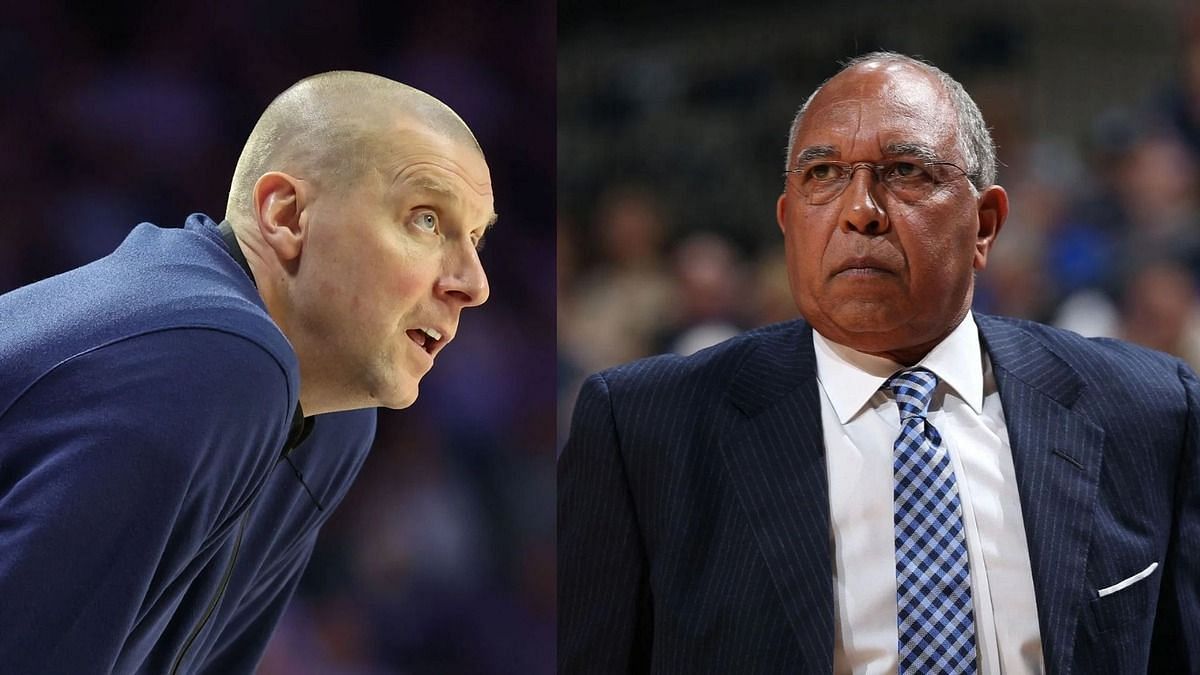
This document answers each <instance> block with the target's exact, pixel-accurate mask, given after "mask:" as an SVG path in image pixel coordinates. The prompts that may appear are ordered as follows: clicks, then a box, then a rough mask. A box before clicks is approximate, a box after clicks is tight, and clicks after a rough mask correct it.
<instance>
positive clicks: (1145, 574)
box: [1096, 562, 1158, 598]
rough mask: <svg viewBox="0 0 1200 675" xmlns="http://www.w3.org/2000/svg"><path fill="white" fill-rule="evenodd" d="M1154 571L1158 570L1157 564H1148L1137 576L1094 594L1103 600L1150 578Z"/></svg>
mask: <svg viewBox="0 0 1200 675" xmlns="http://www.w3.org/2000/svg"><path fill="white" fill-rule="evenodd" d="M1156 569H1158V563H1157V562H1152V563H1150V566H1149V567H1147V568H1146V569H1144V570H1142V571H1141V572H1138V573H1137V574H1135V575H1133V576H1131V577H1129V578H1128V579H1126V580H1124V581H1120V582H1117V583H1115V584H1113V585H1112V586H1107V587H1105V588H1101V589H1100V590H1098V591H1096V593H1097V594H1098V595H1099V596H1100V597H1102V598H1103V597H1104V596H1106V595H1112V594H1113V593H1116V592H1117V591H1123V590H1125V589H1126V588H1129V587H1130V586H1132V585H1134V584H1136V583H1137V582H1139V581H1141V580H1142V579H1145V578H1146V577H1148V576H1150V575H1151V574H1153V573H1154V570H1156Z"/></svg>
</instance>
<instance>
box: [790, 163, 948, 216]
mask: <svg viewBox="0 0 1200 675" xmlns="http://www.w3.org/2000/svg"><path fill="white" fill-rule="evenodd" d="M859 169H869V170H870V171H871V173H873V174H875V180H877V181H879V182H880V183H882V184H883V186H884V187H885V188H887V189H888V191H889V192H891V193H892V194H893V195H895V196H896V198H897V199H899V200H900V201H902V202H906V203H912V202H918V201H921V200H922V199H925V198H926V197H929V196H930V195H932V194H933V193H934V192H935V191H937V189H938V187H939V186H941V185H943V184H945V183H949V182H951V181H953V180H955V179H957V178H960V177H962V176H965V175H967V172H966V170H965V169H963V168H962V167H960V166H958V165H957V164H955V163H953V162H926V161H924V160H919V159H893V160H889V161H886V162H880V163H878V164H876V163H874V162H854V163H849V162H836V161H833V160H830V159H818V160H814V161H811V162H806V163H804V164H801V165H800V166H798V167H796V168H794V169H789V170H787V171H785V172H784V177H785V178H786V177H787V175H788V174H792V175H795V176H796V177H797V178H796V187H798V188H799V190H800V193H801V194H803V195H804V196H805V197H806V198H807V199H808V203H809V204H813V205H820V204H828V203H829V202H831V201H833V200H835V199H837V198H838V196H839V195H841V194H842V192H844V191H845V190H846V186H847V185H849V184H850V179H851V178H852V177H853V176H854V172H855V171H858V170H859Z"/></svg>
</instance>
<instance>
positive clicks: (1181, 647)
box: [558, 316, 1200, 675]
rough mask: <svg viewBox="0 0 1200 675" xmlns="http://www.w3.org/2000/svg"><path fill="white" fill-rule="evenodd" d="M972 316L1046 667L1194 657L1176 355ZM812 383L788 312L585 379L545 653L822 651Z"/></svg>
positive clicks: (825, 527) (1167, 665) (828, 649)
mask: <svg viewBox="0 0 1200 675" xmlns="http://www.w3.org/2000/svg"><path fill="white" fill-rule="evenodd" d="M976 322H977V324H978V326H979V331H980V335H981V336H982V339H983V343H984V344H983V347H984V348H985V349H986V350H987V352H988V354H989V355H990V357H991V360H992V366H993V369H994V372H995V375H996V384H997V387H998V389H999V393H1000V399H1001V402H1002V404H1003V406H1004V417H1005V420H1006V424H1007V427H1008V435H1009V439H1010V441H1011V447H1012V454H1013V461H1014V464H1015V467H1016V480H1017V487H1018V491H1019V493H1020V499H1021V509H1022V516H1023V519H1024V524H1025V532H1026V536H1027V537H1028V540H1029V541H1028V543H1029V557H1030V562H1031V563H1032V570H1033V582H1034V591H1035V594H1036V598H1037V611H1038V622H1039V626H1040V628H1041V636H1042V646H1043V655H1044V658H1045V664H1046V667H1047V670H1048V672H1051V673H1072V672H1074V673H1081V674H1084V673H1121V674H1124V673H1145V672H1147V671H1149V672H1154V673H1197V672H1200V383H1197V380H1196V377H1195V375H1193V374H1192V372H1191V371H1190V370H1189V369H1188V368H1187V367H1186V366H1184V365H1183V364H1182V363H1181V362H1179V361H1178V360H1177V359H1172V358H1170V357H1168V356H1165V355H1163V354H1159V353H1156V352H1151V351H1149V350H1146V349H1142V348H1139V347H1134V346H1132V345H1128V344H1125V343H1121V342H1117V341H1114V340H1086V339H1084V338H1081V337H1079V336H1078V335H1075V334H1073V333H1067V332H1064V331H1060V330H1055V329H1053V328H1049V327H1046V326H1042V325H1038V324H1033V323H1028V322H1020V321H1014V320H1008V319H1001V318H997V317H989V316H977V317H976ZM819 397H820V391H819V385H818V382H817V378H816V360H815V356H814V353H813V345H812V329H811V328H810V327H809V326H807V325H806V324H804V323H803V322H798V321H797V322H791V323H785V324H779V325H775V326H770V327H767V328H763V329H760V330H757V331H754V332H751V333H748V334H746V335H743V336H740V337H737V338H734V339H732V340H729V341H727V342H725V343H723V344H721V345H719V346H717V347H714V348H712V349H709V350H706V351H703V352H700V353H699V354H696V355H694V356H692V357H688V358H680V357H670V356H668V357H658V358H654V359H649V360H643V361H639V362H636V363H633V364H629V365H626V366H621V367H618V368H615V369H613V370H610V371H607V372H604V373H600V374H598V375H594V376H592V377H591V378H590V379H589V380H588V381H587V382H586V383H585V385H584V387H583V391H582V392H581V393H580V395H579V400H578V404H577V406H576V409H575V416H574V420H573V422H572V425H571V435H570V439H569V440H568V442H567V445H566V447H565V448H564V450H563V452H562V455H561V457H560V459H559V464H558V470H559V473H558V499H559V509H558V514H559V530H558V535H559V536H558V555H559V557H558V561H559V570H558V574H559V577H558V578H559V585H558V588H559V596H558V609H559V632H558V648H559V651H558V657H559V672H560V673H563V674H564V675H566V674H570V675H576V674H578V673H644V672H653V673H687V674H688V675H692V674H696V673H827V672H829V671H830V670H831V669H832V667H833V643H834V611H835V609H834V594H833V583H832V564H833V562H832V550H831V535H830V513H829V489H828V479H827V474H826V464H825V447H824V441H823V435H822V430H821V407H820V398H819ZM1154 562H1157V563H1158V567H1157V568H1156V569H1155V571H1154V572H1153V574H1151V575H1150V576H1149V577H1147V578H1146V579H1144V580H1142V581H1140V582H1138V583H1136V584H1134V585H1132V586H1129V587H1128V588H1125V589H1124V590H1121V591H1118V592H1116V593H1113V594H1111V595H1107V596H1105V597H1099V595H1098V593H1097V589H1100V588H1105V587H1107V586H1110V585H1113V584H1115V583H1117V582H1118V581H1120V580H1122V579H1126V578H1128V577H1130V576H1132V575H1134V574H1136V573H1138V572H1139V571H1141V570H1143V569H1146V568H1147V567H1148V566H1149V565H1150V564H1152V563H1154Z"/></svg>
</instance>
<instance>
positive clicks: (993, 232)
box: [974, 185, 1008, 271]
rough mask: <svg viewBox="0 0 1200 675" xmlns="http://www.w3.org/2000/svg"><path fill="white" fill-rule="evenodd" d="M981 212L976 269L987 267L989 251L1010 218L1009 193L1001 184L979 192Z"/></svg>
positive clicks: (979, 209)
mask: <svg viewBox="0 0 1200 675" xmlns="http://www.w3.org/2000/svg"><path fill="white" fill-rule="evenodd" d="M976 205H977V207H978V212H979V232H978V233H977V234H976V237H975V260H974V266H975V269H976V271H978V270H982V269H983V268H985V267H987V256H988V252H989V251H991V250H992V245H993V244H995V243H996V236H997V235H999V234H1000V228H1002V227H1004V221H1005V220H1006V219H1007V218H1008V193H1007V192H1005V191H1004V188H1002V187H1000V186H999V185H993V186H991V187H989V188H987V189H986V190H984V191H982V192H980V193H979V198H978V200H976Z"/></svg>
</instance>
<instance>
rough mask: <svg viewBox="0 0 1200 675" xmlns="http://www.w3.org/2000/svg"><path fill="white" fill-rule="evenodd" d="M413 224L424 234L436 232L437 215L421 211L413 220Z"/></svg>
mask: <svg viewBox="0 0 1200 675" xmlns="http://www.w3.org/2000/svg"><path fill="white" fill-rule="evenodd" d="M413 224H414V225H416V226H417V227H418V228H420V229H422V230H425V231H426V232H436V231H437V225H438V220H437V214H436V213H434V212H432V211H421V212H419V213H417V215H416V216H415V217H414V218H413Z"/></svg>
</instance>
